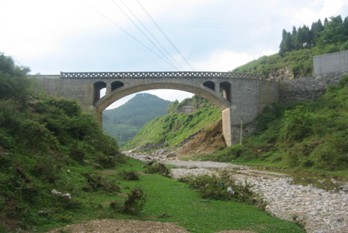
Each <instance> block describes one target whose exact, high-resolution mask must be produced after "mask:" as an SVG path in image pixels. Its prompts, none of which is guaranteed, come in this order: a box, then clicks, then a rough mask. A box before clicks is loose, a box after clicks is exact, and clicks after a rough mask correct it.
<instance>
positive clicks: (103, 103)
mask: <svg viewBox="0 0 348 233" xmlns="http://www.w3.org/2000/svg"><path fill="white" fill-rule="evenodd" d="M154 89H173V90H180V91H187V92H191V93H193V94H196V95H198V96H200V97H203V98H205V99H207V100H208V101H209V102H210V103H211V104H213V105H215V106H216V107H218V108H219V109H221V110H224V109H226V108H229V107H230V105H231V104H230V103H229V102H228V101H227V100H226V99H224V98H223V97H218V96H216V94H215V92H214V91H212V90H210V89H208V88H199V87H196V86H191V85H187V84H180V83H155V84H154V83H150V84H142V85H134V86H130V87H124V86H122V87H119V88H117V89H114V90H113V91H111V92H110V93H108V94H107V95H105V96H104V97H103V98H101V99H100V100H98V101H97V102H96V103H95V108H96V110H97V113H98V114H101V113H102V112H103V111H104V110H105V109H106V108H107V107H108V106H110V105H111V104H112V103H113V102H115V101H117V100H119V99H121V98H123V97H125V96H128V95H131V94H134V93H137V92H141V91H148V90H154Z"/></svg>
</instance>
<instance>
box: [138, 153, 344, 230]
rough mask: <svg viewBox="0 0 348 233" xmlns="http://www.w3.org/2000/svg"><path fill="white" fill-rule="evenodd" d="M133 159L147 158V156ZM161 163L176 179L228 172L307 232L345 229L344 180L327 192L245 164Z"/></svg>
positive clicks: (282, 215) (277, 214)
mask: <svg viewBox="0 0 348 233" xmlns="http://www.w3.org/2000/svg"><path fill="white" fill-rule="evenodd" d="M135 158H137V159H140V160H143V161H146V160H147V159H149V158H150V157H146V156H135ZM150 159H151V158H150ZM152 159H153V157H152ZM161 162H163V163H165V164H170V165H174V166H175V168H173V169H171V170H172V177H173V178H176V179H178V178H181V177H185V176H188V175H202V174H209V175H211V174H218V171H219V170H228V171H231V176H232V177H233V178H234V180H236V181H237V182H240V183H241V184H243V183H244V182H247V183H248V184H250V185H252V189H253V191H254V192H256V193H258V194H259V195H261V196H262V197H263V199H264V200H265V201H266V203H267V206H266V211H268V212H269V213H271V214H273V215H275V216H277V217H279V218H281V219H285V220H288V221H293V222H297V223H299V224H301V225H302V226H303V227H304V229H305V230H306V231H307V232H309V233H347V232H348V190H347V183H345V184H343V185H342V188H341V190H340V191H326V190H323V189H319V188H316V187H314V186H312V185H307V186H303V185H297V184H293V183H292V181H293V179H292V178H291V177H290V176H288V175H284V174H280V173H274V172H265V171H259V170H253V169H251V168H248V167H247V166H239V165H232V164H228V163H218V162H202V161H179V160H161Z"/></svg>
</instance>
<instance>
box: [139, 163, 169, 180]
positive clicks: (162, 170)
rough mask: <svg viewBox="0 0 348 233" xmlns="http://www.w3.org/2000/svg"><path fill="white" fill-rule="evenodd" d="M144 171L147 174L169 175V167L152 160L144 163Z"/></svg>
mask: <svg viewBox="0 0 348 233" xmlns="http://www.w3.org/2000/svg"><path fill="white" fill-rule="evenodd" d="M145 172H146V173H149V174H154V173H158V174H161V175H163V176H166V177H169V175H170V169H169V168H168V167H167V166H166V165H164V164H162V163H158V162H154V161H152V162H150V163H148V164H146V167H145Z"/></svg>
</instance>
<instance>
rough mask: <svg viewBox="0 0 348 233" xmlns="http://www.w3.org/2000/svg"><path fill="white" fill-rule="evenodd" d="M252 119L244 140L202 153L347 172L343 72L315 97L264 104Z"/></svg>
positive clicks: (347, 100)
mask: <svg viewBox="0 0 348 233" xmlns="http://www.w3.org/2000/svg"><path fill="white" fill-rule="evenodd" d="M257 125H258V133H256V134H254V135H252V136H250V137H248V138H246V139H245V140H244V143H243V145H234V146H232V147H229V148H226V149H224V150H221V151H218V152H216V153H214V154H211V155H209V156H205V157H204V159H207V160H216V161H230V162H232V161H233V162H238V163H244V164H252V165H263V166H266V167H273V168H286V169H294V170H301V171H312V172H316V173H326V174H333V175H338V176H345V177H348V128H347V125H348V76H346V77H345V78H343V79H342V80H341V83H340V85H339V86H338V87H332V88H329V89H328V90H327V91H326V93H325V94H324V95H323V96H322V97H321V98H319V99H318V100H315V101H308V102H305V103H302V104H296V105H292V106H277V105H274V106H269V107H267V108H266V109H265V110H264V112H263V114H261V115H260V116H259V117H258V119H257ZM201 159H202V158H201Z"/></svg>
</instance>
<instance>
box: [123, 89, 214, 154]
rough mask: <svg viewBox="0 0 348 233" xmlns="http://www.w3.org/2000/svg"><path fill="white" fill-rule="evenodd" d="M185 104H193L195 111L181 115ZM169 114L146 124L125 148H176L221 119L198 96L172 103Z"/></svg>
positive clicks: (211, 107) (210, 106) (212, 108)
mask: <svg viewBox="0 0 348 233" xmlns="http://www.w3.org/2000/svg"><path fill="white" fill-rule="evenodd" d="M185 104H190V106H191V105H192V104H193V105H194V106H193V107H194V108H196V109H197V110H196V111H194V112H192V113H189V114H185V113H181V112H182V108H183V106H184V105H185ZM169 112H170V113H168V114H167V115H164V116H162V117H158V118H156V119H154V120H152V121H150V122H148V123H147V124H146V125H145V126H144V127H143V128H142V129H141V130H140V131H139V133H138V134H137V135H136V136H135V137H134V138H133V139H132V140H131V141H130V142H128V143H127V144H126V147H127V148H135V147H139V146H144V145H147V144H157V145H158V146H159V145H161V146H177V145H179V144H180V143H182V142H183V141H185V140H187V139H188V138H190V137H191V136H192V135H195V134H197V133H198V132H199V131H201V130H202V129H203V128H206V129H207V128H209V127H211V126H213V125H215V124H216V123H217V122H219V120H220V119H221V111H220V110H219V109H217V108H215V107H213V106H212V105H210V104H209V103H208V102H207V101H206V100H204V99H202V98H200V97H198V96H194V97H193V98H192V99H186V100H184V101H183V102H182V103H178V102H174V103H172V104H171V105H170V106H169Z"/></svg>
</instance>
